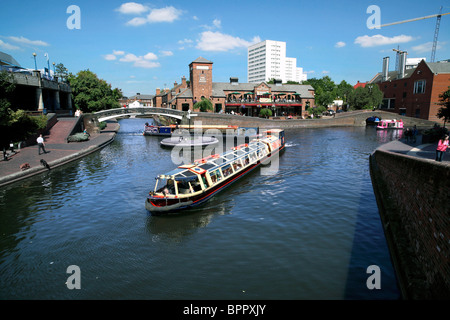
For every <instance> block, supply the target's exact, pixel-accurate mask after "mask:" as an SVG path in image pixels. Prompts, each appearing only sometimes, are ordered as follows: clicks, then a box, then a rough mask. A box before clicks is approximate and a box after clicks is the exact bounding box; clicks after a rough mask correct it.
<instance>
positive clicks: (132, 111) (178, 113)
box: [94, 107, 187, 118]
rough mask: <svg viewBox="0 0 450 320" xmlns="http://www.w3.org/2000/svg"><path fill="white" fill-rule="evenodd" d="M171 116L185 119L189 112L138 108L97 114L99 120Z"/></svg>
mask: <svg viewBox="0 0 450 320" xmlns="http://www.w3.org/2000/svg"><path fill="white" fill-rule="evenodd" d="M136 113H139V114H169V115H175V116H182V117H185V116H186V114H187V112H185V111H179V110H174V109H169V108H153V107H137V108H117V109H109V110H102V111H98V112H95V113H94V114H95V115H96V116H97V117H98V118H106V117H111V116H120V115H127V114H136Z"/></svg>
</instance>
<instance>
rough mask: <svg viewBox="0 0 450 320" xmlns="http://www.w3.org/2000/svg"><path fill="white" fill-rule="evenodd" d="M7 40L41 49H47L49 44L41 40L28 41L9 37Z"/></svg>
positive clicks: (23, 38) (22, 38)
mask: <svg viewBox="0 0 450 320" xmlns="http://www.w3.org/2000/svg"><path fill="white" fill-rule="evenodd" d="M9 39H11V40H13V41H15V42H17V43H21V44H26V45H32V46H41V47H47V46H49V44H48V43H47V42H45V41H42V40H30V39H27V38H25V37H9Z"/></svg>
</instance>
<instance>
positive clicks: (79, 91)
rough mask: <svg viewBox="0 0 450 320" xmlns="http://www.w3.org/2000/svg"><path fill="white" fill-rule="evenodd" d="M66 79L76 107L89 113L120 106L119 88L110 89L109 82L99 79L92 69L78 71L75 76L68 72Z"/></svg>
mask: <svg viewBox="0 0 450 320" xmlns="http://www.w3.org/2000/svg"><path fill="white" fill-rule="evenodd" d="M68 81H69V83H70V87H71V88H72V95H73V99H74V103H75V107H76V108H77V109H80V110H81V111H83V112H86V113H91V112H97V111H100V110H107V109H114V108H119V107H120V104H119V101H118V100H119V99H120V98H121V97H122V92H121V91H120V89H117V88H116V89H114V90H113V89H111V85H110V84H108V83H107V82H106V81H105V80H102V79H99V78H98V77H97V75H96V74H95V73H93V72H92V71H89V70H84V71H80V72H78V73H77V75H76V76H74V75H73V74H69V76H68Z"/></svg>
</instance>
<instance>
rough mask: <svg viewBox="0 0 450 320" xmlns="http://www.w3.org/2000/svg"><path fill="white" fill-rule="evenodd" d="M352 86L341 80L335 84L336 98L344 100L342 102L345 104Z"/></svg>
mask: <svg viewBox="0 0 450 320" xmlns="http://www.w3.org/2000/svg"><path fill="white" fill-rule="evenodd" d="M353 90H354V88H353V86H352V85H351V84H349V83H348V82H347V81H345V80H342V81H341V83H339V84H338V85H337V90H336V93H337V98H339V99H341V100H343V101H344V104H347V99H348V97H349V96H350V94H351V93H352V92H353Z"/></svg>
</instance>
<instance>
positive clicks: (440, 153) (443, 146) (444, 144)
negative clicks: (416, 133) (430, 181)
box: [436, 134, 448, 162]
mask: <svg viewBox="0 0 450 320" xmlns="http://www.w3.org/2000/svg"><path fill="white" fill-rule="evenodd" d="M447 148H448V135H447V134H446V135H444V136H443V137H442V138H441V139H439V142H438V146H437V148H436V161H439V162H441V161H442V159H443V158H444V152H445V151H447Z"/></svg>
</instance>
